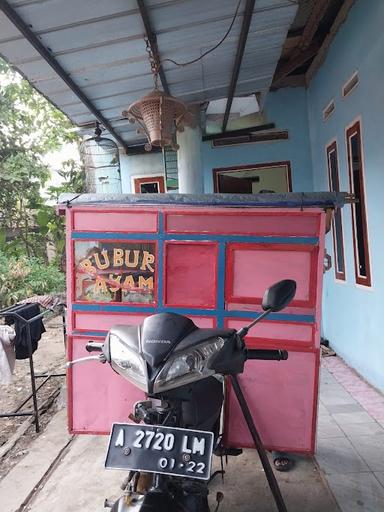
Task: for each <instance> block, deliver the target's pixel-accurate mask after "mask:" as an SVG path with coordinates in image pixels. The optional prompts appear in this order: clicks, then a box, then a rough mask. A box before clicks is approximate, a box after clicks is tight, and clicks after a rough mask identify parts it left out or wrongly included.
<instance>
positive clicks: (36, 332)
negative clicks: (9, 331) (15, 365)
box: [5, 304, 45, 359]
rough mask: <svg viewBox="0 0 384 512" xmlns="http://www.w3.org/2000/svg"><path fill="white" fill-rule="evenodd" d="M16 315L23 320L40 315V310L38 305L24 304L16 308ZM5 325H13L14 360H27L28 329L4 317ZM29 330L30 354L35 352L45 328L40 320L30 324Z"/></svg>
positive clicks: (20, 322)
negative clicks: (14, 336)
mask: <svg viewBox="0 0 384 512" xmlns="http://www.w3.org/2000/svg"><path fill="white" fill-rule="evenodd" d="M17 314H18V315H20V316H21V317H23V318H24V319H25V320H30V319H31V318H33V317H35V316H38V315H39V314H40V308H39V306H38V304H25V306H22V307H18V308H17ZM5 321H6V323H7V324H8V325H9V324H10V323H14V324H15V331H16V338H15V341H14V343H15V352H16V359H27V358H28V357H29V351H28V327H27V324H25V323H24V322H22V321H21V320H19V319H17V318H12V317H6V318H5ZM30 330H31V344H32V354H33V353H34V352H35V350H36V349H37V347H38V345H39V340H40V338H41V335H42V334H43V333H44V332H45V327H44V324H43V321H42V319H41V318H39V319H37V320H34V321H32V322H31V324H30Z"/></svg>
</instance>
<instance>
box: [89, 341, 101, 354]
mask: <svg viewBox="0 0 384 512" xmlns="http://www.w3.org/2000/svg"><path fill="white" fill-rule="evenodd" d="M103 345H104V343H96V342H94V341H88V343H87V344H86V345H85V350H86V351H87V352H101V351H102V350H103Z"/></svg>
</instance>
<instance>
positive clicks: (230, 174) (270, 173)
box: [213, 161, 292, 194]
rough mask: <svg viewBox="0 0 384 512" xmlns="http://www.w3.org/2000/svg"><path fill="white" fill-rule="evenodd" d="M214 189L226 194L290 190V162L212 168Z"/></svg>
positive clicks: (283, 191)
mask: <svg viewBox="0 0 384 512" xmlns="http://www.w3.org/2000/svg"><path fill="white" fill-rule="evenodd" d="M213 183H214V191H215V192H221V193H227V194H259V193H260V192H276V193H285V192H291V191H292V182H291V166H290V162H288V161H287V162H271V163H265V164H256V165H242V166H236V167H223V168H219V169H213Z"/></svg>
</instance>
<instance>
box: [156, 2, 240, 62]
mask: <svg viewBox="0 0 384 512" xmlns="http://www.w3.org/2000/svg"><path fill="white" fill-rule="evenodd" d="M240 4H241V0H239V2H238V4H237V7H236V11H235V14H234V16H233V18H232V21H231V24H230V25H229V28H228V30H227V32H226V33H225V35H224V36H223V37H222V38H221V40H220V41H219V42H218V43H217V44H216V45H215V46H213V47H212V48H210V49H209V50H207V51H205V52H204V53H203V54H202V55H200V57H197V58H196V59H193V60H190V61H188V62H177V61H175V60H173V59H163V60H161V63H163V62H171V63H172V64H175V66H178V67H181V68H183V67H185V66H189V65H190V64H194V63H195V62H198V61H199V60H201V59H203V58H204V57H205V56H206V55H208V54H209V53H212V52H213V51H215V50H216V49H217V48H218V47H219V46H220V45H221V44H223V43H224V41H225V40H226V39H227V37H228V36H229V34H230V32H231V30H232V27H233V25H234V23H235V20H236V18H237V13H238V12H239V8H240Z"/></svg>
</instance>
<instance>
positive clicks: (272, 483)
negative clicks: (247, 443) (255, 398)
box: [231, 375, 287, 512]
mask: <svg viewBox="0 0 384 512" xmlns="http://www.w3.org/2000/svg"><path fill="white" fill-rule="evenodd" d="M231 383H232V386H233V389H234V391H235V395H236V398H237V400H238V402H239V405H240V408H241V410H242V413H243V415H244V419H245V421H246V423H247V425H248V428H249V432H250V433H251V436H252V439H253V442H254V443H255V448H256V450H257V452H258V454H259V457H260V460H261V464H262V465H263V468H264V471H265V476H266V477H267V480H268V484H269V488H270V489H271V492H272V494H273V497H274V499H275V503H276V506H277V510H278V511H279V512H287V507H286V506H285V503H284V500H283V497H282V495H281V492H280V488H279V484H278V483H277V480H276V477H275V474H274V472H273V469H272V468H271V465H270V463H269V459H268V456H267V453H266V451H265V449H264V446H263V443H262V442H261V439H260V436H259V433H258V432H257V430H256V426H255V422H254V421H253V418H252V414H251V411H250V410H249V407H248V404H247V402H246V400H245V397H244V395H243V392H242V390H241V387H240V383H239V381H238V379H237V376H236V375H231Z"/></svg>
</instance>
